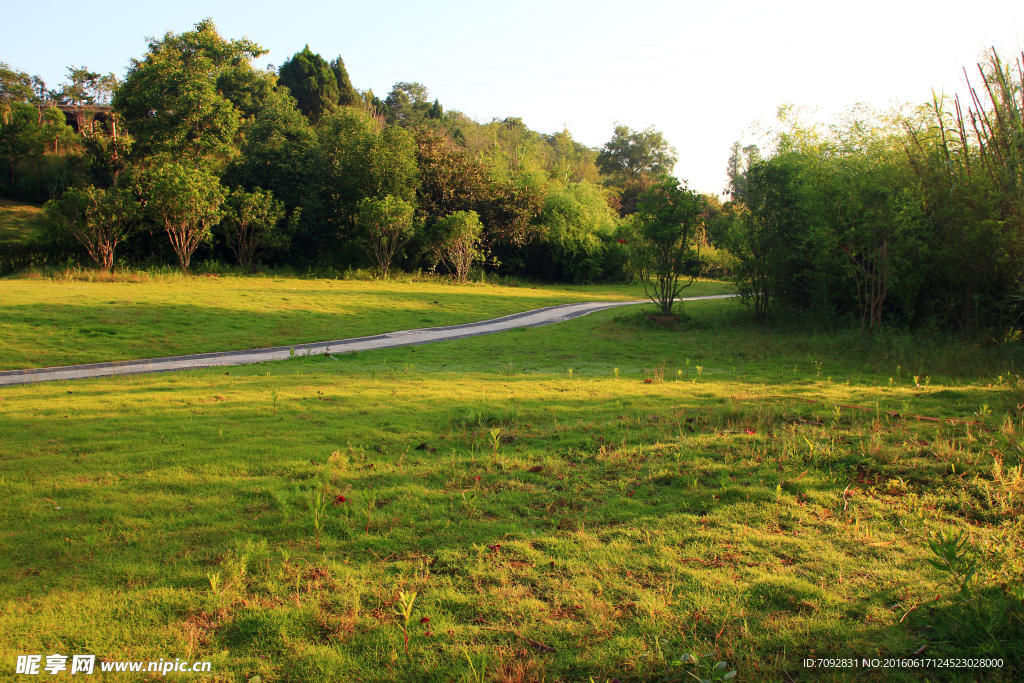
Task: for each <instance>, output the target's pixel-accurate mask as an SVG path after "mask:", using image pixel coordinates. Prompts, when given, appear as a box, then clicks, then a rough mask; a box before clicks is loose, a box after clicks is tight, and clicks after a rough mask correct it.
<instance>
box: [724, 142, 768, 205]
mask: <svg viewBox="0 0 1024 683" xmlns="http://www.w3.org/2000/svg"><path fill="white" fill-rule="evenodd" d="M729 152H730V153H729V161H728V162H727V163H726V167H725V173H726V176H728V178H729V182H728V185H727V186H726V188H725V191H726V193H727V194H729V195H730V196H731V197H732V198H733V199H734V200H741V199H742V198H743V196H744V193H745V192H746V189H747V171H749V170H750V167H751V166H753V165H754V164H756V163H757V162H758V161H760V160H761V150H760V149H759V148H758V146H757V145H747V146H746V147H743V146H741V145H740V143H739V140H737V141H736V142H733V143H732V148H731V149H730V150H729Z"/></svg>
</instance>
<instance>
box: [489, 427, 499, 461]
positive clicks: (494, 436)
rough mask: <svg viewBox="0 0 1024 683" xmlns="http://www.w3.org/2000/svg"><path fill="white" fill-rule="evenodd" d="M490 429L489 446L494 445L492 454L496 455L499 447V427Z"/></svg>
mask: <svg viewBox="0 0 1024 683" xmlns="http://www.w3.org/2000/svg"><path fill="white" fill-rule="evenodd" d="M490 431H491V446H493V447H494V455H495V456H497V455H498V449H499V448H501V427H494V428H493V429H491V430H490Z"/></svg>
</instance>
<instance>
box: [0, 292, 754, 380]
mask: <svg viewBox="0 0 1024 683" xmlns="http://www.w3.org/2000/svg"><path fill="white" fill-rule="evenodd" d="M733 296H735V295H734V294H716V295H714V296H694V297H688V298H683V299H679V301H703V300H706V299H728V298H730V297H733ZM645 303H650V301H648V300H644V301H614V302H611V301H592V302H586V303H579V304H563V305H561V306H548V307H547V308H537V309H534V310H532V311H526V312H524V313H516V314H514V315H506V316H503V317H501V318H494V319H493V320H483V321H481V322H477V323H467V324H465V325H452V326H450V327H424V328H421V329H417V330H401V331H399V332H389V333H387V334H378V335H374V336H372V337H354V338H352V339H335V340H334V341H324V342H314V343H311V344H296V345H294V346H274V347H271V348H266V349H248V350H245V351H222V352H219V353H197V354H192V355H190V356H167V357H166V358H147V359H144V360H128V361H118V362H113V363H90V364H88V365H65V366H61V367H55V368H30V369H27V370H5V371H3V372H0V386H9V385H14V384H29V383H31V382H53V381H58V380H74V379H86V378H89V377H112V376H115V375H136V374H140V373H145V372H172V371H175V370H192V369H196V368H212V367H220V366H224V365H247V364H249V363H263V362H265V361H270V360H284V359H287V358H291V357H294V356H315V355H317V354H321V353H351V352H353V351H369V350H373V349H389V348H392V347H395V346H416V345H419V344H432V343H434V342H439V341H450V340H452V339H464V338H466V337H475V336H477V335H480V334H494V333H496V332H504V331H506V330H512V329H515V328H517V327H540V326H542V325H551V324H553V323H560V322H564V321H566V320H572V319H573V318H578V317H580V316H582V315H587V314H588V313H595V312H597V311H603V310H605V309H608V308H618V307H619V306H635V305H637V304H645Z"/></svg>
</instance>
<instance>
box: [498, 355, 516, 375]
mask: <svg viewBox="0 0 1024 683" xmlns="http://www.w3.org/2000/svg"><path fill="white" fill-rule="evenodd" d="M498 373H499V374H502V375H505V376H507V377H511V376H512V375H514V374H516V364H515V358H509V359H508V363H507V364H506V363H502V364H501V370H499V371H498Z"/></svg>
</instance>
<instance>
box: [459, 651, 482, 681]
mask: <svg viewBox="0 0 1024 683" xmlns="http://www.w3.org/2000/svg"><path fill="white" fill-rule="evenodd" d="M462 654H463V655H465V657H466V661H467V662H469V670H470V672H471V676H470V679H469V680H470V682H471V683H486V681H487V652H486V651H485V652H484V654H483V657H482V661H481V663H480V671H477V670H476V666H474V664H473V660H472V659H471V658H470V656H469V652H467V651H466V648H465V646H463V648H462Z"/></svg>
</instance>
